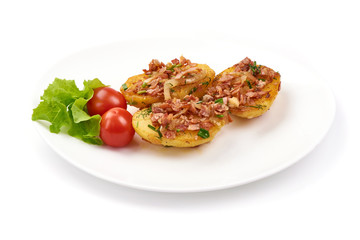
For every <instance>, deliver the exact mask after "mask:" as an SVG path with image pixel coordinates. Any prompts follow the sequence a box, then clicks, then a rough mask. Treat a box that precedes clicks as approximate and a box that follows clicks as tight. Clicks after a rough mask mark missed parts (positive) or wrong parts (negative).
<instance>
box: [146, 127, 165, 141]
mask: <svg viewBox="0 0 360 240" xmlns="http://www.w3.org/2000/svg"><path fill="white" fill-rule="evenodd" d="M148 127H149V128H150V129H151V130H153V131H155V132H157V133H158V134H159V138H162V134H161V132H160V129H159V128H158V129H156V128H155V127H154V126H152V125H150V124H149V125H148Z"/></svg>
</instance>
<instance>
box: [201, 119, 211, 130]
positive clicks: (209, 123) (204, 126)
mask: <svg viewBox="0 0 360 240" xmlns="http://www.w3.org/2000/svg"><path fill="white" fill-rule="evenodd" d="M213 126H214V124H212V123H211V122H208V121H206V122H201V123H200V128H204V129H206V130H208V131H209V130H210V129H211V128H212V127H213Z"/></svg>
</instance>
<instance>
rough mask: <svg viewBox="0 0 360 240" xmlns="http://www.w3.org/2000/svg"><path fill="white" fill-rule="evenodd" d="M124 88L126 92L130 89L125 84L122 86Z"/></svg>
mask: <svg viewBox="0 0 360 240" xmlns="http://www.w3.org/2000/svg"><path fill="white" fill-rule="evenodd" d="M121 86H122V88H123V89H124V90H125V91H126V90H127V89H128V86H127V85H126V83H124V84H123V85H121Z"/></svg>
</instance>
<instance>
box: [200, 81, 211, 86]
mask: <svg viewBox="0 0 360 240" xmlns="http://www.w3.org/2000/svg"><path fill="white" fill-rule="evenodd" d="M201 85H206V86H207V85H209V82H207V81H206V82H203V83H201Z"/></svg>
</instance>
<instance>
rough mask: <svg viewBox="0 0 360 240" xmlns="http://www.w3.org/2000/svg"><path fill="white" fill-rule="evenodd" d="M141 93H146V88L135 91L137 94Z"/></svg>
mask: <svg viewBox="0 0 360 240" xmlns="http://www.w3.org/2000/svg"><path fill="white" fill-rule="evenodd" d="M143 93H146V90H141V91H138V92H137V94H143Z"/></svg>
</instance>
